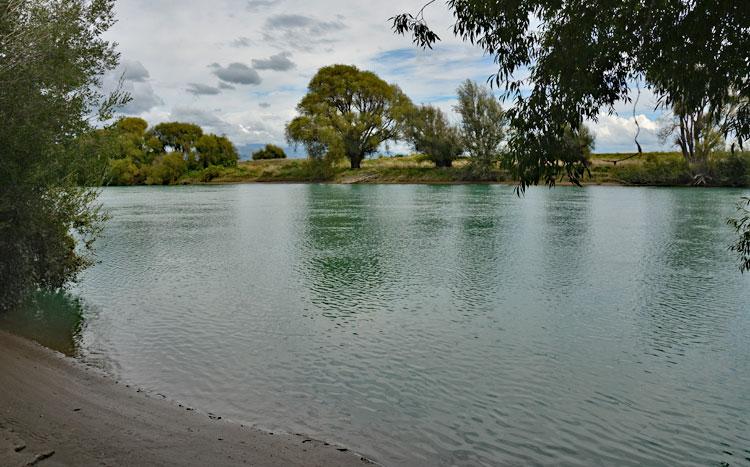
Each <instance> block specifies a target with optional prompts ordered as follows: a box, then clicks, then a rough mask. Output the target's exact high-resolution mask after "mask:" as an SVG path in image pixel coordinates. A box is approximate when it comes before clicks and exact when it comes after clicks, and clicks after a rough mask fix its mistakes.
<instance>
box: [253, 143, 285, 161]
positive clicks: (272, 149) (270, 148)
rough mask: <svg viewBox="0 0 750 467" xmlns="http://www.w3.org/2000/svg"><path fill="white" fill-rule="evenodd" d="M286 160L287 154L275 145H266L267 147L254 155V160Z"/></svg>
mask: <svg viewBox="0 0 750 467" xmlns="http://www.w3.org/2000/svg"><path fill="white" fill-rule="evenodd" d="M265 159H286V153H285V152H284V150H283V149H281V148H280V147H278V146H276V145H275V144H266V147H265V148H263V149H259V150H257V151H255V152H254V153H253V160H254V161H258V160H265Z"/></svg>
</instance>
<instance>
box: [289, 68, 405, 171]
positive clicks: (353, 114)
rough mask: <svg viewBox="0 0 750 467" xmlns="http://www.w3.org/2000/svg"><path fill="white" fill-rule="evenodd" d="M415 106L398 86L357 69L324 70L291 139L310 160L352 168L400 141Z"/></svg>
mask: <svg viewBox="0 0 750 467" xmlns="http://www.w3.org/2000/svg"><path fill="white" fill-rule="evenodd" d="M411 107H412V104H411V101H410V100H409V98H408V97H406V95H405V94H404V93H403V92H402V91H401V89H399V88H398V87H397V86H395V85H391V84H388V83H386V82H385V81H383V80H382V79H380V78H379V77H378V76H377V75H376V74H375V73H372V72H370V71H361V70H359V69H358V68H356V67H354V66H347V65H332V66H327V67H323V68H321V69H320V70H318V72H317V73H316V75H315V76H314V77H313V79H312V80H311V81H310V84H309V86H308V93H307V95H305V97H304V98H303V99H302V101H300V103H299V104H298V105H297V111H298V112H299V113H300V116H299V117H297V118H295V119H294V120H292V121H291V122H290V123H289V125H287V129H286V133H287V138H288V140H289V141H290V142H291V143H293V144H303V145H304V146H305V148H306V149H307V150H308V154H309V157H311V158H312V159H318V160H322V159H323V156H324V155H329V159H333V160H335V159H337V158H338V157H340V156H345V157H347V158H348V159H349V161H350V162H351V167H352V168H359V167H360V165H361V163H362V160H363V159H364V158H365V157H366V156H368V155H370V154H373V153H374V152H375V151H377V149H378V147H379V146H380V145H381V144H382V143H384V142H386V141H389V140H392V139H395V138H397V137H398V136H399V135H400V134H401V131H402V129H403V125H404V123H405V120H406V116H407V115H408V113H409V111H410V110H411Z"/></svg>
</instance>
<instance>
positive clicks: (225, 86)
mask: <svg viewBox="0 0 750 467" xmlns="http://www.w3.org/2000/svg"><path fill="white" fill-rule="evenodd" d="M219 89H237V88H235V87H234V86H232V85H231V84H227V83H225V82H224V81H219Z"/></svg>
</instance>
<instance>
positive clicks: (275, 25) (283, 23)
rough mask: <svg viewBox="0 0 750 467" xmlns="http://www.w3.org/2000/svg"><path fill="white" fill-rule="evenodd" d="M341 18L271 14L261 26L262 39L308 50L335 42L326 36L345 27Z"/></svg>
mask: <svg viewBox="0 0 750 467" xmlns="http://www.w3.org/2000/svg"><path fill="white" fill-rule="evenodd" d="M342 19H343V17H342V16H337V17H336V19H335V20H329V21H323V20H319V19H316V18H314V17H312V16H306V15H300V14H279V15H273V16H271V17H269V18H268V19H267V20H266V23H265V25H264V27H263V40H264V41H265V42H268V43H272V44H277V45H283V46H286V47H289V48H293V49H296V50H304V51H308V52H309V51H312V50H313V49H314V48H315V46H317V45H320V44H326V43H332V42H335V40H334V39H333V38H331V37H328V36H330V35H332V34H335V33H337V32H339V31H342V30H344V29H346V28H347V26H346V24H344V23H343V21H342Z"/></svg>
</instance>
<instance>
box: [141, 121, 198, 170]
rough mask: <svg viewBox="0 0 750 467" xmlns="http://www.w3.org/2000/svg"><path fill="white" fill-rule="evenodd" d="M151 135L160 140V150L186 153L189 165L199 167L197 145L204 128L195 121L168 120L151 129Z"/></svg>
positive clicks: (192, 167)
mask: <svg viewBox="0 0 750 467" xmlns="http://www.w3.org/2000/svg"><path fill="white" fill-rule="evenodd" d="M148 136H149V137H154V138H156V140H157V141H158V142H159V143H158V152H169V151H176V152H180V153H182V154H183V155H184V157H185V159H186V160H187V163H188V167H189V168H191V169H195V168H198V167H199V162H198V157H197V155H196V153H195V146H196V144H197V143H198V140H199V139H200V137H201V136H203V129H202V128H201V127H199V126H198V125H195V124H193V123H183V122H167V123H159V124H158V125H156V126H155V127H154V128H152V129H151V130H150V131H149V135H148Z"/></svg>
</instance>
